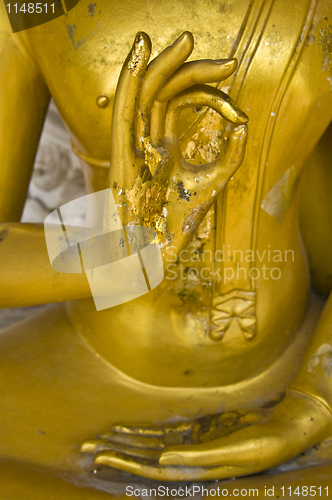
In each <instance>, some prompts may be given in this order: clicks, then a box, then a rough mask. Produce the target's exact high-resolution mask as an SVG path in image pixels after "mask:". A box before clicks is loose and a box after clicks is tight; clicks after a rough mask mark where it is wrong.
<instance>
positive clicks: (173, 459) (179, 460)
mask: <svg viewBox="0 0 332 500" xmlns="http://www.w3.org/2000/svg"><path fill="white" fill-rule="evenodd" d="M159 463H160V464H161V465H185V463H184V461H183V457H182V456H181V455H179V454H178V453H167V454H165V455H161V457H160V458H159Z"/></svg>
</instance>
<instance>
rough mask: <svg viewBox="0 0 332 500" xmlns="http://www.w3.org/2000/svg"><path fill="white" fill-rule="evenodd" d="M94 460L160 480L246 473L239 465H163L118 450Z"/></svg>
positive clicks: (211, 477)
mask: <svg viewBox="0 0 332 500" xmlns="http://www.w3.org/2000/svg"><path fill="white" fill-rule="evenodd" d="M94 461H95V463H96V464H101V465H107V466H109V467H114V468H115V469H119V470H122V471H125V472H130V473H131V474H136V475H137V476H142V477H146V478H149V479H157V480H160V481H194V480H195V481H204V480H214V479H225V478H229V477H235V476H241V475H244V471H243V469H242V468H237V467H229V466H222V467H212V468H204V467H188V468H183V467H176V466H175V467H173V466H168V467H163V466H161V465H159V464H153V463H151V462H149V461H148V460H144V459H143V460H142V459H133V458H131V457H129V456H126V455H123V454H121V453H116V452H104V453H100V454H98V455H97V456H96V457H95V460H94Z"/></svg>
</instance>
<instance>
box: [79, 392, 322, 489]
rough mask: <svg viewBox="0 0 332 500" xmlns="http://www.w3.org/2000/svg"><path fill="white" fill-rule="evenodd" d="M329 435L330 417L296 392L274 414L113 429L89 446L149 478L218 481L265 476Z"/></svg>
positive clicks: (103, 458) (99, 459)
mask: <svg viewBox="0 0 332 500" xmlns="http://www.w3.org/2000/svg"><path fill="white" fill-rule="evenodd" d="M329 432H331V412H330V411H329V410H328V409H327V407H326V406H325V405H324V404H322V403H320V402H319V401H318V400H316V399H314V398H312V397H310V396H307V395H305V394H303V393H301V392H298V391H295V390H292V389H291V390H289V391H288V393H287V395H286V396H285V398H284V399H283V400H282V401H281V402H280V403H279V404H277V405H276V406H274V407H273V408H271V409H261V410H257V411H252V410H247V411H240V412H229V413H224V414H220V415H214V416H209V417H203V418H199V419H197V420H195V421H193V422H185V423H181V424H175V425H174V424H173V425H160V426H155V425H154V426H139V425H114V426H113V427H112V428H111V432H109V433H107V434H103V435H100V436H99V437H97V438H96V439H94V440H90V441H85V442H84V443H83V444H82V451H84V452H87V453H94V454H95V455H96V456H95V463H98V464H104V465H108V466H110V467H114V468H116V469H120V470H124V471H127V472H131V473H133V474H137V475H140V476H144V477H147V478H151V479H159V480H167V481H179V480H182V481H187V480H195V481H196V480H214V479H224V478H230V477H236V476H244V475H248V474H253V473H257V472H261V471H264V470H266V469H269V468H270V467H273V466H276V465H278V464H280V463H282V462H285V461H287V460H290V459H291V458H293V457H295V456H296V455H298V454H299V453H302V452H303V451H305V450H306V449H308V448H310V447H311V446H313V445H314V444H316V443H318V442H319V441H321V440H322V439H324V438H325V437H326V436H327V435H328V433H329Z"/></svg>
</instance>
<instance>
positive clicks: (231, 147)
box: [202, 125, 248, 193]
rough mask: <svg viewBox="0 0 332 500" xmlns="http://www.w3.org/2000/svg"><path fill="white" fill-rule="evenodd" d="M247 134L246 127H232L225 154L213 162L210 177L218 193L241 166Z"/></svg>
mask: <svg viewBox="0 0 332 500" xmlns="http://www.w3.org/2000/svg"><path fill="white" fill-rule="evenodd" d="M247 133H248V128H247V126H246V125H239V126H234V125H233V126H231V130H230V133H229V136H228V140H227V144H226V147H225V152H222V153H221V154H220V155H219V156H218V158H217V159H216V160H215V161H214V162H212V164H211V167H212V168H213V171H212V174H211V175H210V184H211V186H213V189H215V190H216V192H217V193H219V192H220V191H221V189H222V188H223V187H224V186H225V184H226V183H227V182H228V181H229V179H230V178H231V177H232V176H233V175H234V174H235V172H236V171H237V169H238V168H239V166H240V165H241V163H242V161H243V158H244V154H245V150H246V143H247ZM202 174H203V171H202Z"/></svg>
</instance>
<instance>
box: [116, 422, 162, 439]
mask: <svg viewBox="0 0 332 500" xmlns="http://www.w3.org/2000/svg"><path fill="white" fill-rule="evenodd" d="M111 432H120V433H124V434H136V435H140V436H150V437H162V436H164V435H165V430H164V429H163V428H162V427H161V426H158V425H151V426H143V425H126V424H115V425H112V427H111Z"/></svg>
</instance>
